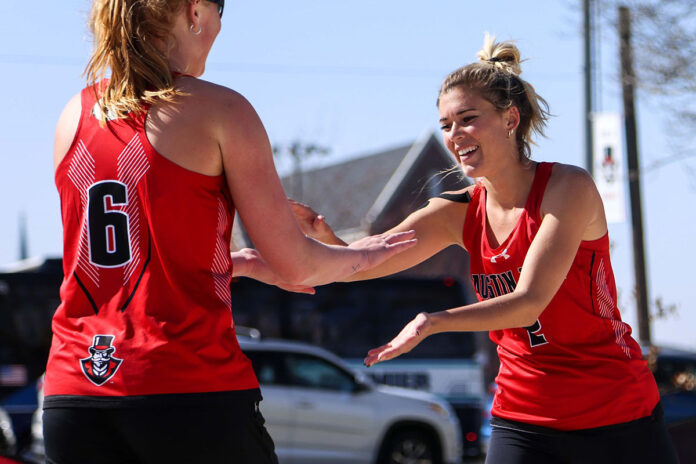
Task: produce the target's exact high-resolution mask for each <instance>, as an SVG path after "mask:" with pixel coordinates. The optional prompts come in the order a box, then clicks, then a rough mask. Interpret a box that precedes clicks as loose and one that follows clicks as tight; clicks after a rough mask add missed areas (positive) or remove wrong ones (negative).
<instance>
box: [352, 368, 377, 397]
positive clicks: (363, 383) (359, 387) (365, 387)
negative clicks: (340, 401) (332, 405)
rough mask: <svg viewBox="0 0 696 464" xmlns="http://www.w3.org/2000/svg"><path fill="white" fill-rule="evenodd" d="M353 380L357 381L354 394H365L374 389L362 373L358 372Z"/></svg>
mask: <svg viewBox="0 0 696 464" xmlns="http://www.w3.org/2000/svg"><path fill="white" fill-rule="evenodd" d="M353 380H354V381H355V384H354V387H353V393H363V392H367V391H370V390H371V389H372V387H371V383H370V380H369V379H368V378H367V376H366V375H365V374H363V373H362V372H357V373H356V374H355V376H353Z"/></svg>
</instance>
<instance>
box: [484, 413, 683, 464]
mask: <svg viewBox="0 0 696 464" xmlns="http://www.w3.org/2000/svg"><path fill="white" fill-rule="evenodd" d="M491 428H492V432H491V439H490V443H489V447H488V456H486V464H678V463H679V459H678V458H677V455H676V452H675V450H674V446H673V445H672V442H671V440H670V438H669V435H668V433H667V429H666V428H665V424H664V412H663V410H662V404H661V403H658V405H657V406H656V407H655V410H654V411H653V412H652V414H651V415H650V416H647V417H643V418H641V419H637V420H634V421H630V422H625V423H622V424H616V425H610V426H607V427H598V428H593V429H584V430H575V431H569V432H563V431H558V430H553V429H549V428H546V427H537V426H532V425H529V424H524V423H520V422H515V421H509V420H504V419H500V418H497V417H494V418H493V419H492V420H491Z"/></svg>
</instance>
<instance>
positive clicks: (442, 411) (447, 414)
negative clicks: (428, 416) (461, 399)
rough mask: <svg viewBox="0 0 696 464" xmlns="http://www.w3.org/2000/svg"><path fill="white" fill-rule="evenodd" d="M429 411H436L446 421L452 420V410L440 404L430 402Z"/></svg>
mask: <svg viewBox="0 0 696 464" xmlns="http://www.w3.org/2000/svg"><path fill="white" fill-rule="evenodd" d="M428 409H430V410H431V411H435V412H436V413H437V414H438V415H439V416H440V417H442V418H443V419H445V420H450V418H451V417H452V413H451V411H450V409H449V408H446V407H444V406H443V405H441V404H440V403H434V402H432V401H428Z"/></svg>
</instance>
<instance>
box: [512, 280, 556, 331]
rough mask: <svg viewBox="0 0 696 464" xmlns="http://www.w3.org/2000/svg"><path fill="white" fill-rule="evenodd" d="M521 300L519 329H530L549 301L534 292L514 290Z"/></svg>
mask: <svg viewBox="0 0 696 464" xmlns="http://www.w3.org/2000/svg"><path fill="white" fill-rule="evenodd" d="M514 293H516V294H517V295H516V296H517V297H518V298H520V299H521V300H520V301H521V303H522V304H521V311H520V322H521V325H520V326H521V327H530V326H532V325H534V324H535V323H536V321H537V320H538V319H539V316H541V313H543V312H544V309H546V307H547V306H548V304H549V303H550V301H551V299H550V298H546V297H544V295H540V294H538V293H536V292H532V291H525V290H522V289H516V290H515V292H514Z"/></svg>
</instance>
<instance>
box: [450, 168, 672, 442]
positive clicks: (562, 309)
mask: <svg viewBox="0 0 696 464" xmlns="http://www.w3.org/2000/svg"><path fill="white" fill-rule="evenodd" d="M552 169H553V164H551V163H539V164H538V165H537V168H536V174H535V177H534V182H533V185H532V189H531V191H530V193H529V197H528V198H527V202H526V205H525V207H524V210H523V212H522V215H521V216H520V218H519V221H518V222H517V224H516V226H515V228H514V229H513V231H512V232H511V233H510V235H509V236H508V237H507V239H506V240H505V241H504V242H502V243H501V244H500V245H499V246H498V247H493V246H491V245H490V244H489V242H488V237H487V234H486V230H487V229H488V224H487V219H486V190H485V188H484V186H483V185H482V184H478V185H476V186H475V188H474V190H473V195H472V201H471V203H470V204H469V207H468V210H467V216H466V222H465V225H464V232H463V239H464V246H465V247H466V249H467V250H468V251H469V254H470V256H471V264H470V266H471V277H472V282H473V284H474V289H475V291H476V295H477V297H478V299H479V300H481V301H482V300H486V299H490V298H494V297H496V296H500V295H503V294H507V293H510V292H512V291H513V290H514V289H515V286H516V284H517V281H518V279H519V276H520V271H521V269H522V264H523V262H524V258H525V256H526V254H527V250H529V246H530V245H531V243H532V240H534V236H535V235H536V233H537V231H538V230H539V226H540V225H541V216H540V212H539V208H540V205H541V201H542V199H543V196H544V190H545V189H546V184H547V182H548V180H549V177H550V176H551V171H552ZM490 338H491V340H493V341H494V342H495V343H496V344H497V345H498V357H499V358H500V370H499V372H498V376H497V377H496V383H497V392H496V394H495V398H494V401H493V409H492V411H491V412H492V415H493V416H497V417H501V418H503V419H508V420H514V421H518V422H524V423H528V424H533V425H540V426H544V427H550V428H554V429H558V430H578V429H585V428H592V427H600V426H604V425H611V424H618V423H621V422H628V421H631V420H634V419H638V418H640V417H644V416H647V415H649V414H650V413H651V412H652V410H653V408H654V407H655V405H656V404H657V402H658V400H659V396H658V392H657V387H656V384H655V381H654V379H653V376H652V374H651V372H650V371H649V370H648V368H647V364H646V363H645V361H643V359H642V355H641V350H640V347H639V346H638V344H637V343H636V341H635V340H634V339H633V338H632V337H631V328H630V327H629V326H628V324H626V323H624V322H622V321H621V316H620V315H619V310H618V308H617V304H616V285H615V283H614V274H613V271H612V267H611V262H610V259H609V237H608V235H605V236H603V237H602V238H599V239H597V240H593V241H583V242H581V244H580V247H579V249H578V252H577V255H576V256H575V260H574V262H573V264H572V266H571V268H570V270H569V271H568V275H567V276H566V278H565V280H564V282H563V284H562V285H561V287H560V288H559V289H558V292H557V293H556V295H555V296H554V298H553V300H552V301H551V303H549V305H548V306H547V307H546V308H545V309H544V311H543V312H542V313H541V315H540V316H539V319H538V320H537V321H536V323H535V324H533V325H532V326H531V327H527V328H516V329H506V330H495V331H491V332H490Z"/></svg>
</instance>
